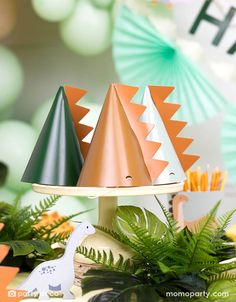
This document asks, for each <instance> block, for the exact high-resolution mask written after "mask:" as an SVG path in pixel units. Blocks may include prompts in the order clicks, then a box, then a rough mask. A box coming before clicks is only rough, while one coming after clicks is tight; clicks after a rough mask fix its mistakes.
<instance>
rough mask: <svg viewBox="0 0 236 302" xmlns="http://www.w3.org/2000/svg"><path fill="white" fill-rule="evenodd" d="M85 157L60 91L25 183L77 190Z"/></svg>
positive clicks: (26, 173)
mask: <svg viewBox="0 0 236 302" xmlns="http://www.w3.org/2000/svg"><path fill="white" fill-rule="evenodd" d="M82 165H83V156H82V154H81V151H80V146H79V142H78V140H77V137H76V132H75V129H74V124H73V121H72V117H71V113H70V109H69V106H68V101H67V98H66V94H65V91H64V88H63V87H60V88H59V90H58V92H57V95H56V97H55V100H54V102H53V105H52V108H51V110H50V112H49V115H48V117H47V119H46V122H45V124H44V126H43V129H42V131H41V133H40V136H39V138H38V141H37V143H36V146H35V148H34V150H33V153H32V155H31V158H30V160H29V163H28V165H27V167H26V170H25V172H24V175H23V177H22V181H24V182H29V183H38V184H44V185H60V186H74V185H76V183H77V179H78V177H79V174H80V171H81V168H82Z"/></svg>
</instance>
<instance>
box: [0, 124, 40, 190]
mask: <svg viewBox="0 0 236 302" xmlns="http://www.w3.org/2000/svg"><path fill="white" fill-rule="evenodd" d="M36 138H37V135H36V132H35V130H34V129H33V128H32V127H31V126H29V125H27V124H26V123H23V122H20V121H11V120H8V121H3V122H1V123H0V141H1V148H0V161H1V162H3V163H5V164H6V165H7V166H8V167H9V173H8V176H7V180H6V187H7V188H9V189H10V190H13V191H16V192H22V191H25V190H26V189H27V188H29V187H30V185H28V184H25V183H21V182H20V180H21V177H22V174H23V172H24V169H25V166H26V164H27V162H28V160H29V157H30V154H31V153H32V150H33V148H34V145H35V142H36Z"/></svg>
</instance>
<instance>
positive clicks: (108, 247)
mask: <svg viewBox="0 0 236 302" xmlns="http://www.w3.org/2000/svg"><path fill="white" fill-rule="evenodd" d="M183 185H184V182H178V183H173V184H166V185H155V186H144V187H122V188H102V187H94V188H92V187H64V186H60V187H59V186H45V185H39V184H33V190H34V191H35V192H38V193H42V194H50V195H67V196H81V197H82V196H83V197H93V198H98V201H99V219H98V225H99V226H102V227H105V228H108V229H112V228H113V219H114V217H115V212H116V209H117V204H118V197H119V196H145V195H161V194H171V193H176V192H180V191H182V189H183ZM81 245H82V246H84V247H86V248H87V249H88V250H89V249H90V248H91V247H93V248H94V249H95V250H100V251H105V252H106V253H109V252H110V251H111V252H112V254H113V257H114V260H118V259H119V254H122V256H123V257H124V259H127V258H130V257H132V252H131V251H130V249H128V248H127V247H126V246H125V245H123V244H121V243H119V242H118V241H116V240H115V239H113V238H112V237H111V236H109V235H107V234H105V233H104V232H101V231H99V230H97V231H96V233H95V234H93V235H90V236H88V237H87V238H85V239H84V240H83V242H82V243H81ZM74 261H75V273H76V284H77V285H78V286H79V285H80V281H81V279H82V276H83V273H85V272H86V271H87V270H88V269H90V268H96V267H97V266H96V265H95V264H94V262H92V261H91V260H89V259H86V258H85V257H84V256H82V255H80V254H76V256H75V259H74Z"/></svg>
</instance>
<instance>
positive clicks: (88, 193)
mask: <svg viewBox="0 0 236 302" xmlns="http://www.w3.org/2000/svg"><path fill="white" fill-rule="evenodd" d="M183 185H184V182H178V183H173V184H165V185H153V186H144V187H122V188H103V187H64V186H47V185H39V184H33V190H34V191H35V192H38V193H42V194H50V195H66V196H81V197H82V196H83V197H94V198H96V197H97V198H98V204H99V216H98V217H99V220H98V225H100V226H103V227H106V228H110V229H112V222H113V217H114V214H115V212H116V208H117V204H118V197H119V196H145V195H161V194H171V193H177V192H180V191H182V189H183Z"/></svg>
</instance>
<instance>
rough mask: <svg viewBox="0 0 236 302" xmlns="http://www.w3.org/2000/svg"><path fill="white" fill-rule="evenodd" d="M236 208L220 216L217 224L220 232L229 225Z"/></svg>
mask: <svg viewBox="0 0 236 302" xmlns="http://www.w3.org/2000/svg"><path fill="white" fill-rule="evenodd" d="M235 212H236V209H234V210H231V211H229V212H227V213H225V214H223V215H222V216H220V217H219V218H218V219H217V220H216V222H217V226H218V232H219V233H220V234H221V233H224V231H225V229H226V228H227V227H228V225H229V223H230V221H231V219H232V217H233V215H234V214H235Z"/></svg>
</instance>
